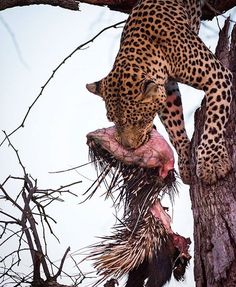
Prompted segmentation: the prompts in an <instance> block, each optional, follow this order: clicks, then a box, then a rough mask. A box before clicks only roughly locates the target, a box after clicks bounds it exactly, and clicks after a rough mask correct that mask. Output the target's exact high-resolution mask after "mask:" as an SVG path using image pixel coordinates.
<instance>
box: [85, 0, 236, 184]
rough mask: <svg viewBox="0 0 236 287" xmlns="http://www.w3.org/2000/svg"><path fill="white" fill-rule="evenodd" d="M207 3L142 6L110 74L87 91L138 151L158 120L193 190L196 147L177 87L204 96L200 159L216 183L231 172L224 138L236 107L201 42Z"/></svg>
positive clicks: (221, 70)
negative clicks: (192, 157)
mask: <svg viewBox="0 0 236 287" xmlns="http://www.w3.org/2000/svg"><path fill="white" fill-rule="evenodd" d="M200 16H201V1H200V0H142V1H139V3H138V4H137V6H136V7H134V9H133V10H132V12H131V14H130V16H129V18H128V20H127V22H126V25H125V27H124V30H123V33H122V37H121V46H120V50H119V52H118V55H117V57H116V60H115V63H114V66H113V68H112V70H111V72H110V73H109V74H108V76H106V77H105V78H104V79H102V80H101V81H99V82H96V83H93V84H88V85H87V87H88V89H89V90H90V91H92V92H94V93H95V94H98V95H100V96H101V97H102V98H103V99H104V101H105V104H106V109H107V117H108V119H109V120H110V121H112V122H114V123H115V125H116V128H117V140H118V141H119V142H120V143H121V144H123V145H124V146H125V147H127V148H133V149H135V148H137V147H138V146H140V145H142V144H143V143H144V142H146V141H147V140H148V137H149V134H150V131H151V129H152V126H153V120H154V117H155V116H156V114H158V115H159V116H160V118H161V120H162V122H163V124H164V126H165V128H166V130H167V132H168V133H169V137H170V140H171V142H172V144H173V145H174V147H175V148H176V151H177V153H178V157H179V169H180V174H181V177H182V179H183V181H184V182H186V183H189V181H190V174H189V171H190V169H189V139H188V137H187V134H186V130H185V126H184V118H183V111H182V103H181V97H180V93H179V89H178V84H177V82H181V83H184V84H187V85H190V86H192V87H194V88H197V89H201V90H203V91H204V92H205V97H206V106H207V109H206V121H205V125H204V131H203V134H202V136H201V141H200V143H199V146H198V149H197V151H196V153H197V170H196V172H197V175H198V177H199V178H200V179H201V180H203V181H205V182H207V183H214V182H215V181H216V180H217V178H221V177H224V176H225V175H226V174H227V173H228V171H229V170H230V167H231V164H230V160H229V157H228V153H227V149H226V145H225V139H224V130H225V124H226V122H227V119H228V117H229V111H230V102H231V79H232V75H231V73H230V72H229V71H228V70H227V69H226V68H225V67H224V66H223V65H222V64H221V63H220V62H219V61H218V60H217V59H216V58H215V56H214V55H213V54H212V53H211V51H210V50H209V49H208V48H207V47H206V46H205V44H204V43H203V42H202V41H201V39H200V38H199V37H198V35H197V34H198V30H199V25H200Z"/></svg>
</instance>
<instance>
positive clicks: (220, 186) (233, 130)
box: [190, 20, 236, 287]
mask: <svg viewBox="0 0 236 287" xmlns="http://www.w3.org/2000/svg"><path fill="white" fill-rule="evenodd" d="M228 26H229V20H227V21H226V24H225V27H224V29H223V30H222V32H221V33H220V37H219V44H218V47H217V49H216V54H217V57H218V58H219V59H220V60H221V61H222V63H224V64H225V65H227V66H228V67H229V68H230V70H231V71H232V72H233V74H234V80H233V81H234V84H233V87H234V88H233V91H232V92H233V96H234V99H233V102H232V106H231V116H230V120H229V122H228V125H227V129H226V133H225V138H226V140H227V143H228V146H227V147H228V151H229V154H230V156H231V159H232V170H231V172H230V174H229V175H228V176H226V177H225V178H224V179H222V180H219V181H218V182H217V183H216V184H215V185H213V186H207V185H204V184H202V183H201V182H199V181H198V179H197V177H196V175H195V166H196V157H195V150H196V148H197V146H198V143H199V140H200V135H201V133H202V127H203V122H204V115H205V101H203V103H202V106H201V108H200V109H199V110H198V111H197V112H196V114H195V133H194V136H193V139H192V162H191V172H192V175H193V176H192V179H193V182H192V185H191V188H190V196H191V201H192V210H193V217H194V247H195V250H194V275H195V281H196V286H197V287H205V286H206V287H233V286H236V173H235V171H236V119H235V114H236V25H235V26H234V29H233V32H232V38H231V45H230V50H229V48H228V39H229V38H228Z"/></svg>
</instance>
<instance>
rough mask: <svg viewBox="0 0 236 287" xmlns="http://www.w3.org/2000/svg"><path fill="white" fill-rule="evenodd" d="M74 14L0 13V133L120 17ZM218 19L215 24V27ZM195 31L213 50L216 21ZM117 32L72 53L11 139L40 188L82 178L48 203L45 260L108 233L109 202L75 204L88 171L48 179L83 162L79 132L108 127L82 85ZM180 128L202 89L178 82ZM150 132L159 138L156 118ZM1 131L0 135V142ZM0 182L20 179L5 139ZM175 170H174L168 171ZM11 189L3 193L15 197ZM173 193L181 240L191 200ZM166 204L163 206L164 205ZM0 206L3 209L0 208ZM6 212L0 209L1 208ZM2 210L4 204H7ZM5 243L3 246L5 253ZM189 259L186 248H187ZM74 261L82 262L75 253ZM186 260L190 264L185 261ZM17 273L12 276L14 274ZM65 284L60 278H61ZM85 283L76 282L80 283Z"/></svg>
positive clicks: (106, 64) (102, 64) (101, 63)
mask: <svg viewBox="0 0 236 287" xmlns="http://www.w3.org/2000/svg"><path fill="white" fill-rule="evenodd" d="M80 10H81V11H80V12H72V11H68V10H65V9H61V8H55V7H49V6H42V5H40V6H31V7H23V8H19V7H18V8H12V9H8V10H6V11H2V12H1V14H0V43H1V45H0V90H1V94H0V130H1V131H2V130H4V131H6V132H7V133H9V132H11V131H12V130H14V129H15V128H16V127H17V126H18V125H19V124H20V123H21V122H22V120H23V118H24V116H25V113H26V112H27V109H28V107H29V106H30V105H31V103H32V102H33V101H34V99H35V98H36V97H37V95H38V94H39V92H40V90H41V87H42V86H43V85H44V84H45V82H46V81H47V79H48V78H49V77H50V75H51V74H52V72H53V70H54V69H55V68H56V67H57V65H58V64H59V63H60V62H61V61H62V60H63V59H64V58H65V57H66V56H67V55H68V54H70V53H71V51H73V50H74V49H75V48H76V47H77V46H79V45H80V44H82V43H84V42H86V41H87V40H89V39H90V38H92V37H93V36H94V35H95V34H96V33H98V32H99V31H100V30H101V29H103V28H104V27H106V26H109V25H111V24H114V23H116V22H119V21H121V20H125V19H126V18H127V16H126V15H125V14H122V13H119V12H112V11H110V10H108V9H106V8H100V7H95V6H91V5H83V4H81V5H80ZM223 20H224V19H223V17H221V18H219V21H220V22H221V23H222V22H223ZM211 27H214V28H210V29H209V28H206V27H203V28H202V29H201V33H200V34H201V37H202V39H203V40H204V42H205V43H206V44H207V46H208V47H210V48H211V49H212V50H213V51H214V47H215V44H216V41H217V33H218V28H217V24H216V22H214V23H213V24H212V25H211ZM121 32H122V29H121V28H118V29H110V30H108V31H106V32H105V33H103V34H102V35H101V36H99V37H98V38H97V39H96V40H95V41H94V42H93V43H90V44H89V45H87V46H86V47H84V48H83V49H82V50H80V51H78V52H76V53H75V54H74V55H73V56H72V57H71V58H69V59H68V60H67V62H66V63H65V64H64V65H62V67H61V68H60V69H59V70H58V71H57V72H56V74H55V75H54V77H53V79H52V80H51V82H50V83H49V84H48V86H47V87H46V88H45V90H44V92H43V94H42V95H41V97H40V98H39V100H38V101H37V103H36V104H35V106H34V107H33V108H32V110H31V112H30V114H29V116H28V118H27V120H26V122H25V127H24V128H22V129H20V130H19V131H18V132H17V133H15V134H14V135H13V136H12V137H11V141H12V144H13V145H14V146H15V147H16V148H17V149H18V151H19V154H20V156H21V159H22V162H23V164H24V165H25V167H26V170H27V172H28V173H30V174H31V175H32V177H33V178H37V179H38V186H39V187H41V188H57V187H60V186H61V185H66V184H69V183H72V182H75V181H78V180H82V183H81V184H78V185H76V186H74V187H72V188H71V191H73V192H74V193H76V194H77V197H73V196H65V197H64V199H65V201H64V202H63V203H54V204H52V205H51V208H49V211H48V212H49V213H50V215H51V216H52V217H54V218H55V219H56V221H57V224H56V225H55V226H53V229H54V232H55V234H56V235H57V236H58V238H59V239H60V243H58V242H57V241H56V240H55V238H54V237H53V236H50V235H49V234H48V250H49V256H50V257H51V259H52V260H54V261H57V260H59V259H60V258H61V257H62V255H63V253H64V251H65V250H66V248H67V247H68V246H70V247H71V253H73V254H78V253H80V251H79V250H80V249H81V248H83V247H85V246H88V245H89V244H92V243H95V242H96V240H97V239H96V236H102V235H108V234H109V233H110V228H111V227H112V225H113V224H114V223H115V217H114V215H113V212H114V210H113V209H112V202H111V201H109V200H108V201H104V198H103V197H100V195H101V194H102V193H103V191H104V188H101V189H100V190H98V192H97V195H96V196H95V197H94V198H92V199H91V200H90V201H87V202H85V203H84V204H79V203H80V202H81V201H82V200H83V199H84V197H83V196H82V194H83V192H84V191H85V190H86V189H87V187H88V186H89V185H90V184H91V182H92V181H93V180H94V179H95V178H96V173H95V171H94V168H93V166H91V165H87V166H86V167H83V168H80V169H76V170H73V171H70V172H65V173H59V174H50V173H49V172H51V171H58V170H63V169H68V168H71V167H74V166H78V165H80V164H84V163H86V162H88V148H87V145H86V134H87V133H88V132H90V131H92V130H95V129H97V128H101V127H107V126H110V125H111V123H109V122H108V121H107V119H106V110H105V107H104V102H103V101H102V100H101V99H100V98H99V97H96V96H95V95H92V94H90V93H89V92H88V91H87V90H86V88H85V85H86V83H90V82H93V81H96V80H99V79H101V78H102V77H104V76H106V74H107V73H108V72H109V70H110V69H111V67H112V64H113V62H114V58H115V56H116V53H117V51H118V48H119V39H120V34H121ZM181 91H182V95H183V104H184V112H185V117H186V127H187V130H188V132H189V135H190V136H191V134H192V132H193V113H194V110H195V109H196V108H197V107H198V106H199V105H200V102H201V99H202V96H203V94H202V92H199V91H196V90H195V89H192V88H189V87H186V86H183V85H181ZM155 123H156V126H157V128H158V130H159V131H160V132H161V133H162V134H163V135H165V137H166V138H167V136H166V133H165V130H164V128H163V127H162V126H161V124H160V122H159V120H158V119H156V120H155ZM3 138H4V134H3V133H0V141H1V140H2V139H3ZM0 163H1V168H0V182H3V181H4V179H5V178H6V177H7V176H8V175H9V174H11V175H15V176H22V170H21V168H20V167H19V164H18V161H17V159H16V155H15V153H14V152H13V150H12V149H11V148H10V147H9V146H8V144H7V142H5V143H4V144H3V145H2V146H1V147H0ZM176 168H177V166H176ZM16 187H17V186H16V185H11V186H9V187H8V188H9V189H8V190H9V191H10V192H11V193H12V194H14V193H17V192H19V190H17V188H16ZM179 191H180V193H179V196H177V197H176V198H175V204H174V209H173V212H172V211H171V214H172V216H173V225H172V227H173V230H174V231H176V232H178V233H179V234H181V235H183V236H185V237H191V238H192V234H193V222H192V214H191V202H190V199H189V194H188V186H185V185H184V184H182V183H180V185H179ZM168 204H169V203H168ZM0 208H3V206H2V207H0ZM7 208H8V207H7ZM9 208H10V207H9ZM14 244H17V242H15V243H14V242H13V241H12V242H11V244H9V245H7V247H5V250H2V252H3V253H5V252H7V251H8V250H6V248H9V250H10V248H12V245H14ZM191 254H192V255H193V244H192V245H191ZM75 259H76V260H78V261H79V260H80V259H82V257H81V256H79V255H76V256H75ZM192 261H193V260H192ZM30 264H31V263H30V260H27V258H26V260H25V261H24V260H22V262H21V267H20V268H19V270H20V271H25V270H27V268H28V266H29V265H30ZM65 265H66V270H67V271H68V270H69V271H70V272H71V273H72V274H73V272H76V270H75V269H76V268H75V267H74V264H73V262H72V261H70V260H68V261H66V263H65ZM192 265H193V264H191V265H190V267H189V268H188V270H187V273H186V280H185V281H184V282H181V283H176V282H175V281H174V280H171V282H170V283H169V285H168V286H170V287H174V286H187V287H192V286H194V280H193V270H192ZM80 268H81V270H82V271H83V272H84V273H85V274H86V272H88V271H91V270H92V269H91V268H92V267H91V266H90V265H89V264H88V263H87V262H83V263H81V264H80ZM20 271H19V272H20ZM64 282H65V283H68V282H67V281H64ZM89 282H90V281H89V280H84V281H83V282H82V284H81V286H86V285H87V284H88V283H89Z"/></svg>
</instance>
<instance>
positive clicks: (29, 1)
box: [0, 0, 79, 11]
mask: <svg viewBox="0 0 236 287" xmlns="http://www.w3.org/2000/svg"><path fill="white" fill-rule="evenodd" d="M35 4H37V5H38V4H48V5H51V6H58V7H61V8H65V9H69V10H74V11H79V1H77V0H1V1H0V10H5V9H8V8H12V7H17V6H29V5H35Z"/></svg>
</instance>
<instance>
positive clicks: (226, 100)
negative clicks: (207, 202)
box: [196, 69, 232, 184]
mask: <svg viewBox="0 0 236 287" xmlns="http://www.w3.org/2000/svg"><path fill="white" fill-rule="evenodd" d="M220 75H221V76H220ZM205 92H206V121H205V125H204V131H203V134H202V136H201V141H200V145H199V146H198V149H197V168H196V172H197V175H198V177H199V178H201V179H202V180H203V181H204V182H207V183H210V184H212V183H214V182H216V181H217V179H218V178H223V177H225V175H226V174H227V173H228V172H229V170H230V169H231V162H230V159H229V155H228V152H227V149H226V142H225V138H224V131H225V124H226V122H227V120H228V118H229V112H230V103H231V100H232V96H231V73H230V72H229V71H228V70H226V69H222V71H220V72H218V79H217V80H215V81H213V83H212V84H211V85H209V86H207V85H206V87H205Z"/></svg>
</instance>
